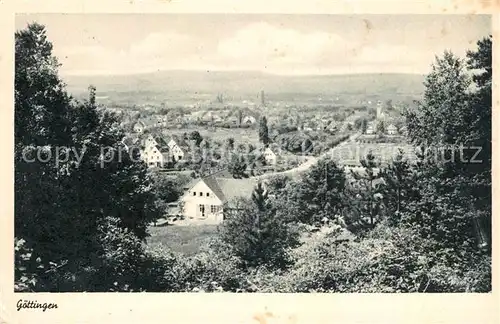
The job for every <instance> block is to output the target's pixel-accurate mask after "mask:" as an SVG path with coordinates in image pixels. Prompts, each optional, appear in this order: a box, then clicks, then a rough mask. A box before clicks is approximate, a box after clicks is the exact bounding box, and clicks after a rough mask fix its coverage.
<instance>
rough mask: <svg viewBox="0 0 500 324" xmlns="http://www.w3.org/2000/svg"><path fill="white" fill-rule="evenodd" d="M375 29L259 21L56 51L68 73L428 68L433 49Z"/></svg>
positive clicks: (330, 71) (332, 71)
mask: <svg viewBox="0 0 500 324" xmlns="http://www.w3.org/2000/svg"><path fill="white" fill-rule="evenodd" d="M374 33H375V32H374V31H372V32H371V33H370V35H369V36H366V35H365V37H361V35H359V36H360V37H351V38H347V36H345V35H343V36H341V34H340V33H336V32H335V31H326V30H309V31H301V30H296V29H291V28H285V27H282V26H280V25H273V24H270V23H266V22H258V23H251V24H248V25H246V26H243V27H242V28H240V29H237V30H235V31H234V32H233V33H231V34H229V35H226V36H225V37H223V38H220V39H217V38H216V37H213V38H211V37H208V36H207V35H204V36H205V37H203V36H202V35H198V36H196V35H189V36H188V35H186V34H183V33H180V32H175V31H166V32H155V33H150V34H148V35H147V36H146V37H145V38H143V39H141V40H139V41H137V42H135V43H132V44H130V45H129V46H128V47H127V48H122V49H116V48H114V49H113V48H110V47H106V46H105V45H106V44H101V43H96V44H94V45H91V46H77V47H66V48H62V49H61V50H60V51H59V52H57V53H56V55H57V56H58V57H60V58H61V62H62V63H63V67H64V69H63V70H62V72H63V73H64V72H66V73H71V74H129V73H140V72H151V71H156V70H169V69H194V70H204V69H210V70H258V71H264V72H269V73H277V74H341V73H374V72H410V73H422V71H425V70H426V69H427V68H428V66H429V64H430V62H431V61H432V59H433V56H434V53H433V52H432V51H430V50H427V51H426V50H424V49H421V48H419V47H418V46H413V45H412V44H411V42H410V43H407V44H390V43H387V42H385V40H384V39H382V40H380V38H377V35H374ZM370 37H372V38H370ZM201 44H203V45H201Z"/></svg>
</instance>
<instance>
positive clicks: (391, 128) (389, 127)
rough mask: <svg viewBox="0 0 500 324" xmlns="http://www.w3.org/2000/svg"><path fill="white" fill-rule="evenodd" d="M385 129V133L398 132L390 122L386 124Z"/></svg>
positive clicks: (392, 133)
mask: <svg viewBox="0 0 500 324" xmlns="http://www.w3.org/2000/svg"><path fill="white" fill-rule="evenodd" d="M386 131H387V135H396V134H397V133H398V129H397V128H396V126H394V125H393V124H390V125H389V126H387V129H386Z"/></svg>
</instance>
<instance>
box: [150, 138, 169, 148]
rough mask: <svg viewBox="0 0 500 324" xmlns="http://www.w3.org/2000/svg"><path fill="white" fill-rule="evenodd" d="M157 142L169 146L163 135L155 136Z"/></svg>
mask: <svg viewBox="0 0 500 324" xmlns="http://www.w3.org/2000/svg"><path fill="white" fill-rule="evenodd" d="M153 138H154V139H155V141H156V143H158V145H161V146H167V141H166V140H165V139H164V138H163V137H162V136H153Z"/></svg>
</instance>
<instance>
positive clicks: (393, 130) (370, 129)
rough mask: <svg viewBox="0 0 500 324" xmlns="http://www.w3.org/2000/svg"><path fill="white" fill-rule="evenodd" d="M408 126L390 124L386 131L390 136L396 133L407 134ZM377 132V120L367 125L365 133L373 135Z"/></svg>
mask: <svg viewBox="0 0 500 324" xmlns="http://www.w3.org/2000/svg"><path fill="white" fill-rule="evenodd" d="M407 131H408V130H407V128H406V126H401V127H400V128H399V129H398V128H397V127H396V126H394V124H389V126H387V127H385V129H384V133H385V134H386V135H389V136H395V135H406V134H407ZM376 133H377V124H376V122H375V121H374V122H371V123H369V124H368V125H367V127H366V131H365V134H367V135H373V134H376Z"/></svg>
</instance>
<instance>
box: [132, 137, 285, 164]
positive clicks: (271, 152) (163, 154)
mask: <svg viewBox="0 0 500 324" xmlns="http://www.w3.org/2000/svg"><path fill="white" fill-rule="evenodd" d="M123 144H125V146H126V147H140V156H141V159H142V160H143V161H144V162H145V163H146V164H147V166H148V167H150V168H166V167H168V166H169V165H173V164H175V163H177V162H179V161H183V160H185V159H186V158H188V155H189V152H190V151H191V150H192V148H191V147H190V143H188V141H186V140H185V139H184V138H183V137H181V136H176V135H170V136H168V137H163V136H161V135H153V134H148V135H147V137H145V138H142V139H141V138H140V137H127V138H125V139H124V141H123ZM252 153H254V154H255V153H259V155H261V156H262V157H263V158H264V160H265V162H266V164H267V165H275V164H276V163H277V162H278V156H279V152H278V151H277V150H276V149H273V148H271V147H262V148H261V149H258V150H254V151H252Z"/></svg>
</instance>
